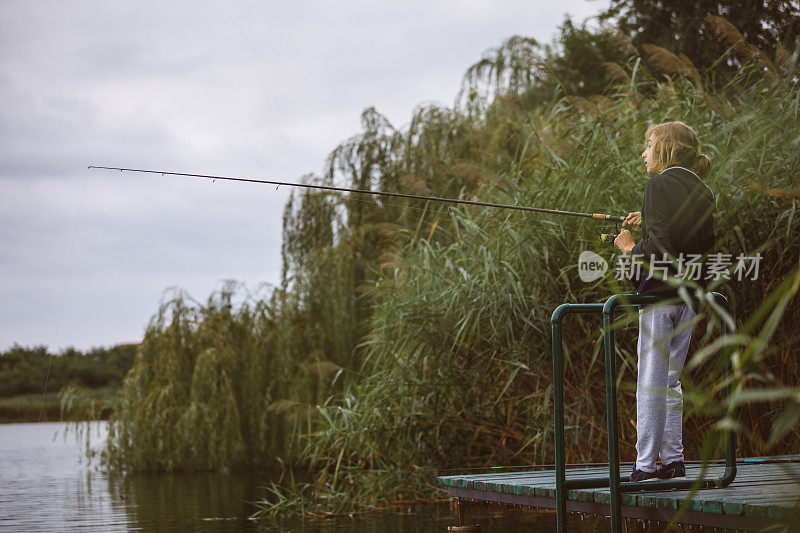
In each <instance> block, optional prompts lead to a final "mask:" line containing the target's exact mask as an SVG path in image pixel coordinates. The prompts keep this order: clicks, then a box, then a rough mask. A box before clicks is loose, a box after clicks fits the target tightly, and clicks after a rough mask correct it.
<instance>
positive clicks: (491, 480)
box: [438, 455, 800, 531]
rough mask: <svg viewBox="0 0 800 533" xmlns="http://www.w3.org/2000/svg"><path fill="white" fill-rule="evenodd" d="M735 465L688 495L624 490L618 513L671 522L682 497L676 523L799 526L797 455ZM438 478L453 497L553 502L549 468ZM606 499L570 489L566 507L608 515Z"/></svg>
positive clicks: (588, 473) (711, 470)
mask: <svg viewBox="0 0 800 533" xmlns="http://www.w3.org/2000/svg"><path fill="white" fill-rule="evenodd" d="M737 469H738V473H737V475H736V479H735V480H734V482H733V483H732V484H731V485H730V486H728V487H726V488H723V489H702V490H698V491H696V492H695V493H694V494H693V495H692V494H691V493H690V491H688V490H669V491H656V492H635V493H624V494H622V516H624V517H628V518H633V519H638V520H654V521H659V522H670V521H671V520H673V518H675V517H676V513H677V512H678V511H679V509H681V506H682V505H683V504H684V502H687V503H686V506H685V510H684V511H683V512H682V513H681V514H680V515H679V516H678V517H677V522H679V523H681V524H690V525H699V526H708V527H717V528H729V529H740V530H759V529H762V528H764V527H767V526H770V525H774V524H776V523H777V524H781V523H782V524H787V525H789V526H790V527H789V530H790V531H798V530H800V455H797V456H779V457H759V458H751V459H739V460H738V461H737ZM621 471H622V475H623V476H625V477H627V476H629V475H630V471H631V466H627V467H626V466H622V467H621ZM723 471H724V466H723V465H719V466H709V467H708V471H707V472H706V477H708V476H709V475H716V476H721V475H722V472H723ZM699 472H700V466H699V465H692V464H689V465H687V467H686V475H687V477H688V478H689V479H692V478H696V477H697V476H698V475H699ZM603 475H606V476H607V475H608V467H581V468H571V469H568V470H567V479H576V478H581V477H598V476H603ZM438 483H439V485H440V486H443V487H446V488H447V492H448V495H449V496H451V497H453V498H462V499H470V500H480V501H486V502H494V503H504V504H513V505H522V506H530V507H538V508H547V509H553V508H555V475H554V472H553V470H541V471H526V472H519V471H518V472H497V473H491V474H476V475H461V476H443V477H439V478H438ZM609 501H610V497H609V490H608V488H601V489H571V490H569V491H568V493H567V510H568V511H575V512H580V513H590V514H598V515H607V516H608V515H610V505H609ZM570 519H571V520H575V518H573V517H570ZM568 520H569V519H568ZM567 527H569V526H568V525H567Z"/></svg>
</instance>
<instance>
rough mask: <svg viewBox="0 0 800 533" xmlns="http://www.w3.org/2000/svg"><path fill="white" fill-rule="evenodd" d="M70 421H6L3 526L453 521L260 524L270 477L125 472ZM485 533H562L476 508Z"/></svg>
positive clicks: (404, 527) (432, 517) (1, 466)
mask: <svg viewBox="0 0 800 533" xmlns="http://www.w3.org/2000/svg"><path fill="white" fill-rule="evenodd" d="M67 429H68V426H67V425H66V424H63V423H36V424H0V531H3V532H9V533H10V532H20V533H22V532H25V533H28V532H36V531H73V530H79V531H87V532H88V531H102V532H115V531H159V532H162V531H163V532H184V531H189V532H203V533H205V532H234V531H281V532H284V533H285V532H287V531H291V532H296V533H317V532H319V533H322V532H326V533H328V532H340V531H341V532H344V531H348V532H356V533H373V532H374V533H378V532H390V533H411V532H414V533H419V532H429V533H434V532H444V531H447V526H448V525H452V524H454V523H455V522H454V518H453V510H452V509H451V508H450V506H448V505H439V506H434V505H431V506H424V507H421V508H417V509H405V510H403V511H402V512H397V513H382V514H374V515H366V516H364V515H360V516H358V517H357V518H337V519H328V520H323V521H318V522H299V521H289V522H286V523H285V524H279V525H278V526H274V527H267V526H265V525H263V524H259V523H257V522H254V521H253V520H251V519H250V518H249V517H250V516H251V515H252V514H253V512H255V511H256V507H255V506H254V505H253V504H252V503H250V502H253V501H255V500H258V499H259V498H261V497H262V496H263V491H262V489H261V487H262V486H263V485H264V484H265V480H264V479H263V477H262V478H260V479H255V478H254V477H248V476H247V475H242V474H237V475H224V474H157V475H155V474H154V475H129V476H125V477H122V476H116V475H109V474H107V473H105V472H103V471H100V470H99V469H98V468H97V467H96V466H95V465H89V464H87V460H86V458H85V455H84V443H83V442H78V440H77V439H76V436H75V434H74V432H72V431H70V432H69V433H67ZM106 434H107V426H106V423H105V422H96V423H92V426H91V430H90V432H89V435H90V438H91V446H92V447H93V448H95V449H99V448H101V447H102V445H103V442H104V440H105V438H106ZM467 517H468V523H479V524H481V525H482V531H483V532H484V533H488V532H495V531H498V532H515V531H540V532H549V531H553V530H554V529H555V515H554V514H553V513H552V512H530V511H522V510H518V509H511V508H502V507H482V508H480V509H479V508H470V509H469V510H468V515H467ZM574 526H578V527H577V528H575V529H574V530H576V531H582V532H588V531H604V530H606V529H607V528H608V522H607V521H606V520H591V521H590V520H585V521H580V520H577V519H571V522H570V530H573V528H574Z"/></svg>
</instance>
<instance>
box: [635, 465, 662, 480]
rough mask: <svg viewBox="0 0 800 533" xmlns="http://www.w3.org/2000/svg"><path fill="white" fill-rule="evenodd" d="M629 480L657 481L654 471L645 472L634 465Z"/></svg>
mask: <svg viewBox="0 0 800 533" xmlns="http://www.w3.org/2000/svg"><path fill="white" fill-rule="evenodd" d="M631 481H658V476H657V475H656V473H655V472H645V471H644V470H639V469H638V468H636V467H635V466H634V467H633V472H631Z"/></svg>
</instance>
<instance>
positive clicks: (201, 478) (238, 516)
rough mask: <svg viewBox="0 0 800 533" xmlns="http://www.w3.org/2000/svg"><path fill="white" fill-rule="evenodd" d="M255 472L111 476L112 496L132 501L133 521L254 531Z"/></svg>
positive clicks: (148, 526) (157, 526)
mask: <svg viewBox="0 0 800 533" xmlns="http://www.w3.org/2000/svg"><path fill="white" fill-rule="evenodd" d="M254 477H255V476H248V475H246V474H237V475H225V474H207V473H202V474H151V475H142V474H137V475H129V476H124V477H123V476H110V477H109V479H108V487H109V491H110V492H111V494H112V497H114V498H118V499H125V500H126V501H127V502H128V512H129V514H130V521H131V523H133V524H136V525H137V527H140V528H143V529H144V530H145V531H215V532H216V531H219V532H228V531H230V532H233V531H253V530H256V529H257V528H256V525H255V524H254V523H253V522H252V521H251V520H249V519H248V517H249V516H250V515H252V514H253V512H255V510H256V508H255V506H254V505H253V504H252V503H250V502H253V501H254V500H255V499H256V498H257V497H258V495H257V493H256V485H255V483H254Z"/></svg>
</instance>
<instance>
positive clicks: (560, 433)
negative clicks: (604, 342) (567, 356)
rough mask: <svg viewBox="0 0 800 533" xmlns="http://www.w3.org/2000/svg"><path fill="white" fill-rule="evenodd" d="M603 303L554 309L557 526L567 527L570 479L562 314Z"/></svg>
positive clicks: (561, 531) (596, 308)
mask: <svg viewBox="0 0 800 533" xmlns="http://www.w3.org/2000/svg"><path fill="white" fill-rule="evenodd" d="M602 310H603V304H562V305H560V306H558V307H557V308H556V310H555V311H553V316H552V318H551V319H550V323H551V324H552V328H553V419H554V423H553V425H554V428H553V435H554V440H555V448H556V449H555V452H556V454H555V455H556V460H555V475H556V529H557V531H558V532H559V533H564V532H565V531H566V527H567V526H566V523H567V481H566V466H565V462H566V453H565V449H564V356H563V346H562V341H561V318H562V317H563V316H564V315H567V314H570V313H579V314H589V313H600V312H601V311H602Z"/></svg>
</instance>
